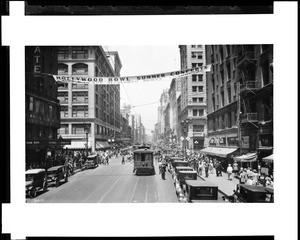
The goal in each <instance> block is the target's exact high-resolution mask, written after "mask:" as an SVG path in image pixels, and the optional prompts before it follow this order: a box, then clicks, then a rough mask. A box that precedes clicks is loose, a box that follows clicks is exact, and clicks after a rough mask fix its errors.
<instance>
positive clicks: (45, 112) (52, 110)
mask: <svg viewBox="0 0 300 240" xmlns="http://www.w3.org/2000/svg"><path fill="white" fill-rule="evenodd" d="M26 111H28V112H31V113H34V114H36V115H40V116H42V117H43V118H44V119H48V120H49V119H54V120H56V119H57V112H56V107H55V106H53V105H51V104H49V103H48V102H46V101H44V100H41V99H36V98H34V97H30V96H26Z"/></svg>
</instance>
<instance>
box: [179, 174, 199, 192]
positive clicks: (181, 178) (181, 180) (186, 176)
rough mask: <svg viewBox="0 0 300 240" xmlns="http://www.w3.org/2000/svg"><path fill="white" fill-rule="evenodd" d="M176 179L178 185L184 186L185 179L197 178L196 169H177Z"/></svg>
mask: <svg viewBox="0 0 300 240" xmlns="http://www.w3.org/2000/svg"><path fill="white" fill-rule="evenodd" d="M177 179H178V181H179V184H180V187H182V188H185V187H186V186H184V185H186V183H185V182H186V180H197V172H196V171H189V170H188V171H179V172H178V175H177Z"/></svg>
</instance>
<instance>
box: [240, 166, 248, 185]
mask: <svg viewBox="0 0 300 240" xmlns="http://www.w3.org/2000/svg"><path fill="white" fill-rule="evenodd" d="M239 179H240V184H245V183H246V181H247V173H246V169H244V170H242V171H241V172H240V175H239Z"/></svg>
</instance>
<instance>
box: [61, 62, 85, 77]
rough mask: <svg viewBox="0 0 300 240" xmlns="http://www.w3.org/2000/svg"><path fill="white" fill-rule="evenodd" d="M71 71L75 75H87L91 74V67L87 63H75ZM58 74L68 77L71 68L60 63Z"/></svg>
mask: <svg viewBox="0 0 300 240" xmlns="http://www.w3.org/2000/svg"><path fill="white" fill-rule="evenodd" d="M71 69H72V70H71V72H72V74H73V75H87V74H88V72H89V66H88V65H87V64H85V63H75V64H73V65H72V66H71ZM57 73H58V74H59V75H68V73H69V66H68V65H66V64H64V63H59V64H58V66H57Z"/></svg>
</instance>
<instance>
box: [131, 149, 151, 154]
mask: <svg viewBox="0 0 300 240" xmlns="http://www.w3.org/2000/svg"><path fill="white" fill-rule="evenodd" d="M133 153H153V151H152V150H149V149H147V148H146V149H137V150H135V151H134V152H133Z"/></svg>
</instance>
